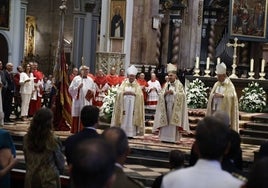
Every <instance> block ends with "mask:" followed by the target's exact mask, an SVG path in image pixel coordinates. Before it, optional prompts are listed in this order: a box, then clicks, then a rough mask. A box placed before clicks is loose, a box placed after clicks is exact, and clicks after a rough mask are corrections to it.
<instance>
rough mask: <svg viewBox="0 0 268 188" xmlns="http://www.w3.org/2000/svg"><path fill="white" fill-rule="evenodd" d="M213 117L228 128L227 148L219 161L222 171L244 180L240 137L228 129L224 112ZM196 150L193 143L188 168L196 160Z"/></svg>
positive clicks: (228, 120) (226, 115)
mask: <svg viewBox="0 0 268 188" xmlns="http://www.w3.org/2000/svg"><path fill="white" fill-rule="evenodd" d="M213 116H214V117H216V118H217V119H218V120H220V121H221V122H223V123H224V124H225V126H226V127H228V128H229V137H228V138H229V147H228V150H227V151H226V152H225V154H224V157H223V159H222V161H221V165H222V169H223V170H225V171H227V172H229V173H230V174H232V175H233V176H234V177H236V178H239V179H241V180H245V179H246V175H245V173H244V172H243V171H242V168H243V167H242V165H243V160H242V149H241V139H240V135H239V134H238V133H237V132H236V131H235V130H233V129H231V128H230V124H229V123H230V118H229V115H228V114H227V113H226V112H224V111H216V112H215V113H214V114H213ZM196 150H197V147H196V143H194V144H193V146H192V149H191V155H190V162H189V163H190V166H193V165H194V164H195V163H196V161H197V160H198V152H197V151H196Z"/></svg>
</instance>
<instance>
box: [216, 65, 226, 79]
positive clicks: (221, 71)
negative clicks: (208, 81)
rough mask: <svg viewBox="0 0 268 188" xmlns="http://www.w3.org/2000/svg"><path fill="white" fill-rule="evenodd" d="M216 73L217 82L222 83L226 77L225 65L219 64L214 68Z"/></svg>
mask: <svg viewBox="0 0 268 188" xmlns="http://www.w3.org/2000/svg"><path fill="white" fill-rule="evenodd" d="M216 73H217V79H218V81H219V82H224V80H225V78H226V77H227V75H226V65H225V63H223V62H222V63H219V64H218V65H217V66H216Z"/></svg>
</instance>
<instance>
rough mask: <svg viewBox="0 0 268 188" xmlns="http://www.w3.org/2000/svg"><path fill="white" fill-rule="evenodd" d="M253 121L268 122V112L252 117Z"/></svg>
mask: <svg viewBox="0 0 268 188" xmlns="http://www.w3.org/2000/svg"><path fill="white" fill-rule="evenodd" d="M252 120H253V121H256V122H264V123H268V114H267V113H266V114H261V115H256V116H253V117H252Z"/></svg>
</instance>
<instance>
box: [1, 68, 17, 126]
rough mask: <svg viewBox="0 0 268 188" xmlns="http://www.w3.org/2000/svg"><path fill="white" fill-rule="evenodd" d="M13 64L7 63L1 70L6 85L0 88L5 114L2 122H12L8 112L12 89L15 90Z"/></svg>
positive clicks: (9, 110) (10, 108)
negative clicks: (0, 89)
mask: <svg viewBox="0 0 268 188" xmlns="http://www.w3.org/2000/svg"><path fill="white" fill-rule="evenodd" d="M12 71H13V64H12V63H7V64H6V69H5V70H4V71H3V72H4V77H5V80H6V82H7V87H6V88H5V87H4V88H3V89H2V99H3V100H2V101H3V111H4V114H5V117H4V122H6V123H10V122H12V121H11V120H10V114H11V112H12V105H11V104H12V101H13V96H14V91H15V83H14V80H13V73H12Z"/></svg>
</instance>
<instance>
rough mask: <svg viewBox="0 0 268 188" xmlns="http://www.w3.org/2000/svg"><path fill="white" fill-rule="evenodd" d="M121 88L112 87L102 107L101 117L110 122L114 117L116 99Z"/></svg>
mask: <svg viewBox="0 0 268 188" xmlns="http://www.w3.org/2000/svg"><path fill="white" fill-rule="evenodd" d="M118 88H119V86H115V87H111V88H109V89H108V93H107V95H106V96H105V97H104V99H103V105H102V106H101V107H100V117H103V118H104V119H106V120H108V121H110V120H111V118H112V115H113V110H114V103H115V98H116V95H117V91H118Z"/></svg>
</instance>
